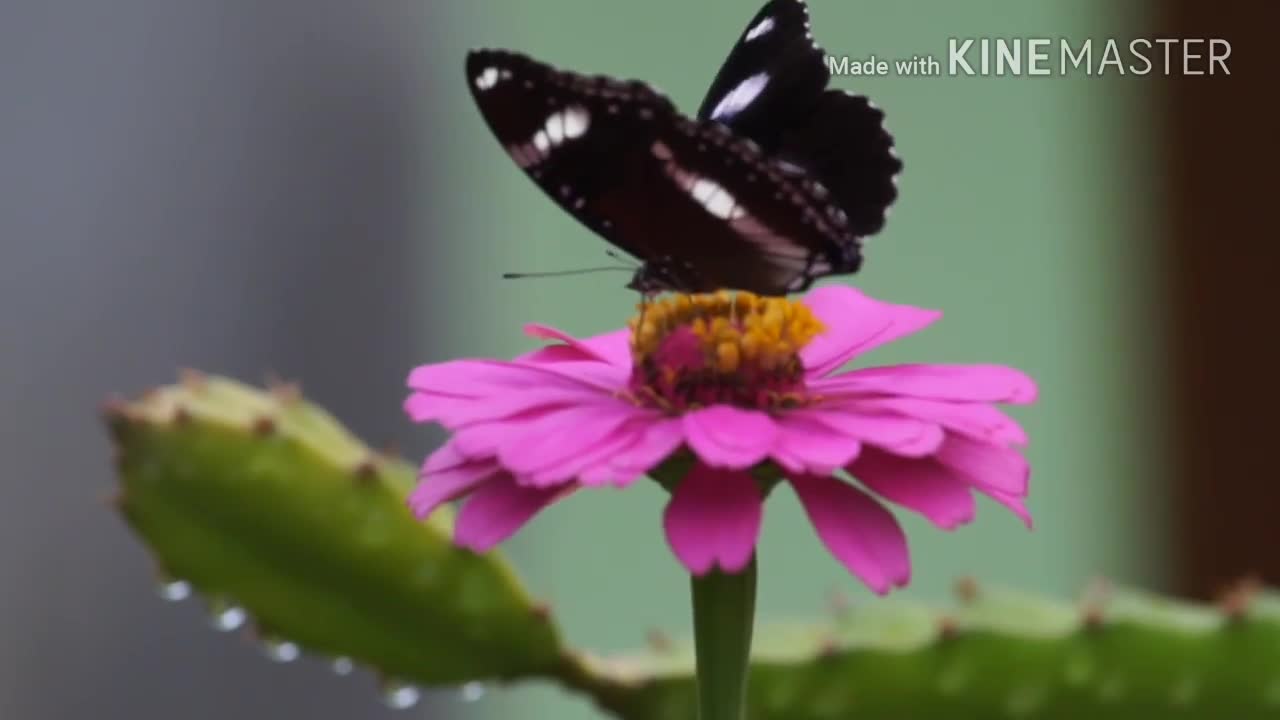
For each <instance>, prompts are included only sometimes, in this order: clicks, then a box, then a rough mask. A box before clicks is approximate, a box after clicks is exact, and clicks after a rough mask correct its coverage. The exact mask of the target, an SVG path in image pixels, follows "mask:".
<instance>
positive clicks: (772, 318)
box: [631, 290, 824, 375]
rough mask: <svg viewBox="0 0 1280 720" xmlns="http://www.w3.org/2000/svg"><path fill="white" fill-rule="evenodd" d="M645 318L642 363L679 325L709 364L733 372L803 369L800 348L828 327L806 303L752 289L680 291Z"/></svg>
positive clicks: (637, 337) (636, 327) (651, 305)
mask: <svg viewBox="0 0 1280 720" xmlns="http://www.w3.org/2000/svg"><path fill="white" fill-rule="evenodd" d="M644 313H645V314H644V320H643V324H642V325H641V324H640V320H639V318H638V317H637V318H636V319H633V320H632V321H631V329H632V334H631V350H632V353H633V355H634V356H635V359H636V363H637V365H641V364H644V363H645V362H646V361H648V360H650V359H651V358H652V357H653V356H654V354H655V353H657V352H658V351H659V349H661V348H662V347H663V342H664V341H665V340H666V339H667V338H668V337H669V336H670V335H671V334H672V333H673V332H675V331H676V330H678V329H680V328H687V329H688V330H689V331H690V332H691V333H692V335H693V337H695V338H697V342H698V346H699V347H700V348H701V352H702V356H703V360H704V367H705V368H707V369H711V370H713V371H714V372H716V373H717V374H724V375H733V374H735V373H738V372H739V370H742V369H748V368H749V369H751V370H754V371H765V372H778V371H782V372H798V371H799V369H800V368H799V360H798V359H797V357H796V353H797V352H798V351H799V350H800V349H801V348H803V347H804V346H805V345H807V344H808V343H809V341H811V340H812V339H813V338H814V337H815V336H816V335H818V334H819V333H821V332H822V331H823V329H824V328H823V327H822V323H821V322H820V321H819V320H818V318H817V317H816V316H814V314H813V311H811V310H810V309H809V308H808V306H806V305H804V304H803V303H800V302H797V301H794V300H788V299H787V298H780V297H762V296H759V295H754V294H752V293H748V292H739V293H736V294H735V293H730V292H727V291H723V290H722V291H720V292H717V293H714V294H706V295H674V296H671V297H668V298H663V299H658V300H652V301H649V302H648V303H647V304H646V306H645V308H644Z"/></svg>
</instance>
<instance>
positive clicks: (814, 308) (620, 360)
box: [405, 286, 1036, 593]
mask: <svg viewBox="0 0 1280 720" xmlns="http://www.w3.org/2000/svg"><path fill="white" fill-rule="evenodd" d="M939 317H941V313H939V312H937V311H932V310H922V309H919V308H914V307H909V306H905V305H892V304H889V303H884V302H880V301H877V300H874V299H872V298H869V297H867V296H865V295H863V294H862V293H861V292H858V291H857V290H854V289H852V288H848V287H843V286H832V287H826V288H822V289H819V290H816V291H814V292H812V293H810V294H809V295H808V296H807V297H806V298H805V299H804V300H802V301H792V300H786V299H782V298H760V297H756V296H754V295H750V294H747V293H738V294H737V295H730V294H728V293H718V294H715V295H700V296H675V297H673V298H671V299H668V300H663V301H659V302H654V303H651V304H650V305H648V306H647V307H646V308H645V309H644V311H643V315H642V317H641V318H640V319H638V320H637V321H633V323H632V326H633V328H634V330H633V331H629V330H625V329H624V330H619V331H617V332H612V333H608V334H605V335H600V336H596V337H592V338H587V339H576V338H573V337H570V336H568V335H566V334H564V333H562V332H560V331H558V330H554V329H552V328H548V327H545V326H541V325H530V326H529V327H528V328H526V330H527V332H528V333H529V334H530V335H532V336H534V337H537V338H540V339H543V340H549V341H553V342H552V343H551V344H549V345H547V346H545V347H543V348H541V349H539V350H537V351H535V352H532V353H529V354H527V355H524V356H522V357H519V358H516V359H515V360H512V361H500V360H457V361H453V362H445V363H440V364H436V365H424V366H422V367H419V368H417V369H416V370H414V371H413V373H412V374H411V375H410V376H409V387H410V388H411V389H412V393H411V394H410V396H409V398H408V399H407V400H406V402H405V409H406V411H407V412H408V414H409V416H410V417H411V418H412V419H413V420H415V421H418V422H427V421H435V422H439V423H441V424H442V425H444V426H445V427H446V428H448V429H449V430H451V431H452V433H453V435H452V437H451V438H450V440H449V441H448V442H447V443H446V444H445V445H444V446H443V447H441V448H440V449H439V450H437V451H436V452H434V453H433V454H432V455H431V456H430V457H428V458H427V460H426V463H425V464H424V466H423V468H422V475H421V483H420V484H419V486H418V488H417V489H416V490H415V491H414V492H413V494H412V495H411V496H410V498H409V504H410V506H411V507H412V509H413V511H414V512H415V513H416V514H417V515H418V516H419V517H425V516H427V515H428V514H430V513H431V512H432V511H433V510H434V509H435V508H437V507H438V506H439V505H441V504H442V503H445V502H448V501H451V500H454V499H458V498H463V497H465V498H467V499H466V502H465V504H464V505H463V506H462V509H461V510H460V512H459V514H458V517H457V522H456V525H455V533H456V537H455V540H456V542H457V543H458V544H459V545H462V546H464V547H467V548H471V549H473V550H475V551H485V550H488V549H490V548H492V547H493V546H495V545H497V544H498V543H500V542H502V541H503V540H505V539H506V538H508V537H510V536H511V535H512V534H513V533H515V532H516V531H517V530H518V529H519V528H520V527H521V526H523V525H524V524H525V523H526V522H528V521H529V520H530V518H532V517H533V516H534V515H535V514H537V513H538V511H539V510H541V509H542V508H544V507H546V506H547V505H549V504H551V503H552V502H555V501H556V500H559V499H561V498H563V497H565V496H567V495H569V494H571V493H573V492H574V491H576V490H579V489H582V488H595V487H626V486H628V485H630V484H632V483H633V482H635V481H636V480H637V479H638V478H640V477H642V476H644V475H646V474H647V473H651V472H654V471H655V470H656V471H657V473H658V476H659V477H661V478H662V479H663V481H664V484H666V485H667V486H668V487H669V488H670V489H671V490H672V496H671V500H670V502H669V503H668V505H667V508H666V511H665V514H664V518H663V520H664V527H665V530H666V536H667V540H668V542H669V544H670V546H671V549H672V551H673V552H674V553H675V555H676V557H677V558H679V560H680V562H681V563H683V564H684V566H685V567H687V568H688V569H689V571H690V572H692V573H694V574H698V575H701V574H704V573H706V572H708V571H710V570H711V569H713V568H716V567H719V568H721V569H723V570H724V571H726V572H735V571H738V570H740V569H742V568H743V567H744V566H745V565H746V564H747V563H748V562H749V561H750V559H751V557H752V554H753V553H754V551H755V544H756V539H757V537H758V535H759V532H760V523H761V517H762V514H763V501H764V496H765V495H766V494H767V493H768V492H769V491H770V490H771V489H772V487H773V485H774V484H775V483H776V482H778V480H779V477H780V476H783V475H785V477H786V478H787V479H788V481H789V482H790V484H791V487H792V488H793V489H794V490H795V492H796V494H797V495H798V496H799V499H800V502H801V504H802V505H803V506H804V509H805V511H806V512H807V513H808V516H809V519H810V521H811V522H812V523H813V527H814V529H815V531H816V532H817V535H818V537H819V538H820V539H821V541H822V542H823V544H825V545H826V547H827V549H828V550H830V551H831V553H832V554H833V555H834V556H835V557H836V558H837V559H838V560H839V561H840V562H841V563H843V564H844V565H845V567H847V568H848V569H849V571H850V572H852V573H853V574H854V575H856V576H857V577H859V578H860V579H862V581H863V582H865V583H866V584H867V585H868V586H869V587H870V588H871V589H872V590H874V591H876V592H877V593H885V592H887V591H888V590H889V589H890V588H892V587H894V586H902V585H905V584H906V583H907V582H908V580H909V579H910V576H911V563H910V558H909V555H908V552H907V542H906V537H905V535H904V534H903V532H902V528H901V527H900V526H899V525H898V522H897V520H896V519H895V518H894V516H893V515H892V514H891V513H890V512H889V511H888V510H887V509H886V508H885V507H884V505H883V504H882V501H889V502H892V503H896V504H898V505H900V506H902V507H904V508H906V509H908V510H910V511H914V512H916V513H919V514H920V515H922V516H924V517H925V518H927V519H928V520H929V521H931V522H932V523H933V524H935V525H937V526H938V527H940V528H942V529H944V530H950V529H953V528H955V527H957V526H959V525H962V524H964V523H967V522H969V521H970V520H972V519H973V516H974V507H975V505H974V498H973V491H977V492H979V493H982V494H984V495H987V496H988V497H991V498H993V499H994V500H996V501H997V502H999V503H1001V504H1002V505H1004V506H1005V507H1007V508H1009V509H1010V510H1012V511H1013V512H1014V513H1015V514H1017V515H1018V516H1019V517H1020V518H1022V519H1023V521H1024V522H1026V523H1027V525H1028V526H1030V524H1031V517H1030V514H1029V513H1028V512H1027V509H1026V507H1025V505H1024V504H1023V499H1024V498H1025V497H1026V495H1027V481H1028V476H1029V472H1030V471H1029V467H1028V465H1027V462H1026V460H1024V459H1023V457H1022V455H1021V454H1020V453H1019V452H1018V451H1017V449H1016V448H1018V447H1020V446H1022V445H1024V444H1025V443H1026V440H1027V438H1026V435H1025V434H1024V433H1023V431H1022V429H1021V428H1020V427H1019V426H1018V424H1017V423H1016V422H1014V421H1013V420H1012V419H1010V418H1009V417H1008V416H1006V415H1005V414H1003V413H1002V412H1000V411H999V410H997V409H996V408H995V407H993V404H995V403H1007V404H1020V403H1029V402H1031V401H1033V400H1034V399H1035V396H1036V387H1035V384H1034V383H1033V382H1032V381H1031V379H1030V378H1028V377H1027V376H1026V375H1025V374H1023V373H1021V372H1019V371H1017V370H1014V369H1011V368H1007V367H1002V366H997V365H896V366H888V367H873V368H864V369H856V370H851V371H848V372H838V371H839V370H840V368H841V367H842V366H844V365H845V364H846V363H848V362H849V361H850V360H853V359H854V358H856V357H857V356H858V355H860V354H862V353H865V352H867V351H869V350H871V349H873V348H876V347H880V346H881V345H885V344H887V343H889V342H892V341H894V340H896V339H898V338H901V337H903V336H906V335H909V334H911V333H914V332H917V331H919V330H921V329H922V328H924V327H925V326H927V325H929V324H930V323H932V322H933V321H935V320H937V319H938V318H939ZM680 458H684V459H686V460H688V462H684V463H679V462H675V461H674V460H673V459H680ZM668 460H673V462H672V463H667V464H666V465H664V463H666V462H667V461H668ZM761 467H764V468H766V469H770V470H771V471H767V472H754V473H753V472H751V471H752V470H753V469H756V470H759V469H760V468H761ZM671 468H688V469H687V470H682V471H681V473H680V474H677V475H675V476H674V477H671V476H670V475H671V473H670V469H671ZM844 473H847V475H848V476H851V478H856V480H857V482H858V483H860V486H859V485H855V484H854V482H852V481H851V480H850V477H845V476H844V475H843V474H844Z"/></svg>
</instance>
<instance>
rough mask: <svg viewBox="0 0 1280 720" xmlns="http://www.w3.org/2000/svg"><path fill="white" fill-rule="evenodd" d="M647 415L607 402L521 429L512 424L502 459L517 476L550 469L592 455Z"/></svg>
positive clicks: (577, 408) (554, 414)
mask: <svg viewBox="0 0 1280 720" xmlns="http://www.w3.org/2000/svg"><path fill="white" fill-rule="evenodd" d="M646 414H651V411H646V410H643V409H641V408H638V407H636V406H635V405H632V404H630V403H626V402H622V401H620V400H614V399H612V398H609V399H606V400H604V401H602V402H596V403H593V404H590V405H582V406H575V407H569V408H563V409H560V410H558V411H556V412H552V413H548V414H546V415H544V416H543V417H541V418H538V419H536V420H534V421H532V422H528V423H523V424H520V425H519V426H515V424H511V425H512V427H511V431H510V436H509V437H507V438H505V439H504V440H503V441H502V444H501V446H500V447H499V449H498V458H499V460H501V461H502V465H503V466H504V467H506V468H507V469H509V470H511V471H512V472H514V473H517V474H522V475H523V474H528V473H533V472H536V471H539V470H545V469H550V468H552V467H554V466H555V465H557V464H559V463H564V462H566V461H568V460H570V459H572V458H573V457H575V456H577V455H580V454H582V453H584V452H588V451H590V450H591V449H592V448H593V447H594V446H595V445H596V444H598V443H600V442H603V441H605V440H607V439H608V438H609V436H611V435H612V434H613V433H614V432H616V431H617V430H618V428H620V427H622V425H623V424H624V423H626V422H628V421H630V420H633V419H637V418H641V417H643V416H644V415H646Z"/></svg>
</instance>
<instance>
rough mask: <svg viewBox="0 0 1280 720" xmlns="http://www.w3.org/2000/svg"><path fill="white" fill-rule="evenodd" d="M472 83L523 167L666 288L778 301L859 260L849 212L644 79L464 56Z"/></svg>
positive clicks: (521, 59)
mask: <svg viewBox="0 0 1280 720" xmlns="http://www.w3.org/2000/svg"><path fill="white" fill-rule="evenodd" d="M467 78H468V83H469V85H470V87H471V89H472V94H473V96H474V97H475V100H476V104H477V106H478V107H479V108H480V111H481V113H482V114H483V115H484V118H485V120H486V122H487V123H488V125H489V127H490V129H491V130H492V131H493V133H494V135H495V136H496V137H497V139H498V141H499V142H500V143H501V144H502V145H503V146H504V147H505V148H506V150H507V152H508V154H509V155H510V156H511V157H512V159H513V160H514V161H515V163H516V164H517V165H518V166H519V167H520V168H521V169H523V170H524V171H525V173H526V174H528V175H529V177H530V178H532V179H533V180H534V182H536V183H537V184H538V185H539V187H541V188H542V189H543V190H544V191H545V192H546V193H547V194H548V195H549V196H551V198H552V199H553V200H555V202H556V203H557V204H559V205H560V206H561V207H562V208H564V210H565V211H566V212H568V213H569V214H571V215H573V216H574V217H575V218H577V219H578V220H580V221H581V222H582V223H583V224H585V225H586V226H587V227H589V228H591V229H592V230H594V231H595V232H596V233H597V234H599V235H600V236H601V237H603V238H604V239H605V240H607V241H609V242H610V243H612V244H614V245H615V246H617V247H619V248H621V249H622V250H624V251H626V252H628V253H630V254H632V255H634V256H635V257H637V258H638V259H640V260H641V261H643V262H644V263H645V264H646V266H651V267H653V268H657V269H661V270H662V275H663V276H664V277H666V278H668V282H667V283H666V285H667V286H668V287H671V288H672V289H677V290H683V291H688V292H694V291H708V290H714V289H718V288H737V289H744V290H752V291H755V292H760V293H766V294H779V293H783V292H788V291H792V290H798V289H802V288H803V287H807V286H808V284H809V283H810V282H812V280H813V278H815V277H817V276H819V275H822V274H827V273H831V272H852V270H853V269H854V268H856V266H857V263H858V261H859V260H860V255H859V254H858V252H857V238H856V236H855V235H854V234H853V233H852V232H850V231H849V229H848V227H847V217H845V214H844V212H843V211H842V210H840V209H839V208H838V207H835V206H834V205H832V204H831V203H829V202H828V201H827V200H826V199H825V198H824V196H823V193H824V191H823V189H822V188H821V187H820V186H819V185H818V184H817V183H815V182H813V180H812V179H811V178H809V177H807V176H806V175H805V174H804V173H796V172H792V171H790V170H789V169H788V168H787V167H786V166H785V165H783V164H780V163H778V162H776V161H774V160H771V159H770V158H768V157H766V156H765V155H764V154H763V153H762V151H761V149H760V148H759V147H758V146H757V145H756V144H755V143H753V142H752V141H750V140H748V139H746V138H741V137H738V136H737V135H735V134H734V133H732V132H730V131H729V130H728V129H727V128H726V127H725V126H723V125H722V124H719V123H717V122H710V121H697V120H691V119H689V118H686V117H684V116H682V115H680V114H679V113H677V112H676V111H675V109H674V107H673V106H672V105H671V103H670V102H669V101H668V100H667V99H666V98H665V97H663V96H662V95H661V94H659V93H657V92H656V91H654V90H653V89H651V88H649V87H648V86H647V85H645V84H643V83H639V82H622V81H618V80H614V79H611V78H605V77H588V76H584V75H579V74H577V73H571V72H565V71H561V70H556V69H554V68H552V67H550V66H548V65H545V64H543V63H540V62H538V61H535V60H533V59H531V58H528V57H526V56H523V55H519V54H516V53H511V52H506V51H493V50H480V51H475V52H473V53H472V54H471V55H469V56H468V58H467Z"/></svg>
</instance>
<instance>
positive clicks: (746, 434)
mask: <svg viewBox="0 0 1280 720" xmlns="http://www.w3.org/2000/svg"><path fill="white" fill-rule="evenodd" d="M684 432H685V440H686V441H687V442H688V443H689V447H691V448H693V451H694V452H695V453H697V455H698V457H700V458H702V460H703V462H705V463H706V464H708V465H710V466H712V467H723V468H731V469H734V470H740V469H742V468H748V467H751V466H752V465H755V464H756V463H758V462H760V461H761V460H764V459H765V458H766V457H768V456H769V451H770V449H772V448H773V443H774V441H775V440H776V439H777V437H778V426H777V425H776V424H775V423H774V421H773V419H772V418H770V417H769V416H768V415H766V414H764V413H762V412H759V411H756V410H743V409H741V408H736V407H733V406H731V405H713V406H711V407H709V408H704V409H702V410H695V411H693V412H691V413H688V414H687V415H685V416H684Z"/></svg>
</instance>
